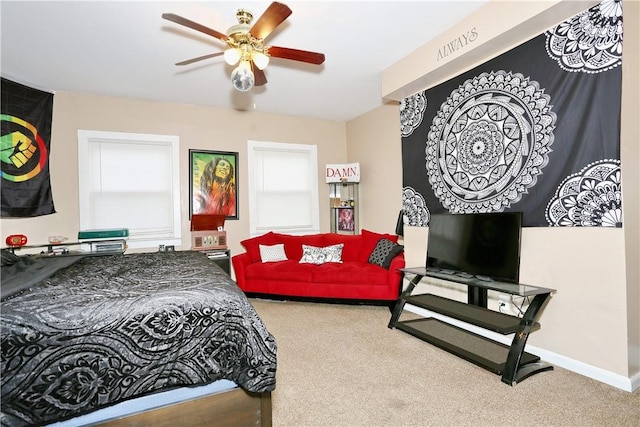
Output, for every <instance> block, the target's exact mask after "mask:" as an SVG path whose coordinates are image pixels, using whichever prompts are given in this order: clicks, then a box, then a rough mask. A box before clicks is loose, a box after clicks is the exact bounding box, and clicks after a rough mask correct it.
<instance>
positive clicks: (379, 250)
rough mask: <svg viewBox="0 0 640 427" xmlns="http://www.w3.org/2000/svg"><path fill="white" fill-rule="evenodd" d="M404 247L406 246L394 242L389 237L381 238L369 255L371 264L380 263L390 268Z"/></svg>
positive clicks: (381, 265)
mask: <svg viewBox="0 0 640 427" xmlns="http://www.w3.org/2000/svg"><path fill="white" fill-rule="evenodd" d="M403 249H404V246H402V245H399V244H397V243H394V242H392V241H391V240H389V239H386V238H385V239H380V240H379V241H378V243H377V244H376V247H375V248H374V249H373V252H371V255H370V256H369V264H375V265H379V266H380V267H383V268H386V269H387V270H388V269H389V265H391V260H392V259H393V258H395V257H396V255H398V254H399V253H400V252H402V250H403Z"/></svg>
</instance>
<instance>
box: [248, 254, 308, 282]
mask: <svg viewBox="0 0 640 427" xmlns="http://www.w3.org/2000/svg"><path fill="white" fill-rule="evenodd" d="M316 268H318V266H317V265H315V264H300V263H299V262H298V260H291V259H290V260H287V261H281V262H267V263H262V262H255V263H253V264H249V265H247V267H246V268H245V278H246V279H247V280H261V281H265V280H273V281H284V282H300V284H301V286H304V284H305V283H311V282H312V274H313V271H314V269H316Z"/></svg>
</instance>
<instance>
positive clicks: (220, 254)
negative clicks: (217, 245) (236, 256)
mask: <svg viewBox="0 0 640 427" xmlns="http://www.w3.org/2000/svg"><path fill="white" fill-rule="evenodd" d="M202 252H204V253H205V254H206V255H207V257H208V258H209V259H220V258H226V257H227V256H228V255H227V251H226V250H218V251H202Z"/></svg>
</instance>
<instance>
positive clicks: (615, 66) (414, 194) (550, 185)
mask: <svg viewBox="0 0 640 427" xmlns="http://www.w3.org/2000/svg"><path fill="white" fill-rule="evenodd" d="M621 63H622V2H621V1H620V0H605V1H603V2H601V3H600V4H598V5H595V6H593V7H592V8H590V9H588V10H585V11H584V12H581V13H579V14H577V15H576V16H574V17H573V18H571V19H569V20H567V21H565V22H562V23H560V24H559V25H557V26H555V27H553V28H550V29H549V30H548V31H546V32H545V33H543V34H540V35H539V36H537V37H535V38H533V39H531V40H529V41H528V42H525V43H523V44H521V45H520V46H518V47H515V48H513V49H511V50H510V51H508V52H506V53H504V54H502V55H500V56H498V57H496V58H494V59H492V60H490V61H487V62H485V63H484V64H482V65H479V66H477V67H475V68H474V69H472V70H470V71H467V72H465V73H463V74H460V75H458V76H456V77H454V78H452V79H450V80H448V81H446V82H444V83H442V84H440V85H437V86H434V87H432V88H430V89H428V90H426V91H424V92H420V93H417V94H415V95H412V96H410V97H407V98H405V99H404V100H402V102H401V104H400V129H401V135H402V166H403V190H402V201H403V219H404V223H405V225H411V226H419V227H420V226H422V227H424V226H427V225H428V223H429V219H430V217H431V215H432V214H438V213H447V212H448V213H452V214H454V213H475V212H506V211H521V212H523V225H524V226H527V227H542V226H611V227H622V193H621V185H620V99H621V80H622V73H621V67H620V64H621Z"/></svg>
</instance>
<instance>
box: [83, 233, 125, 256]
mask: <svg viewBox="0 0 640 427" xmlns="http://www.w3.org/2000/svg"><path fill="white" fill-rule="evenodd" d="M128 237H129V229H127V228H113V229H103V230H81V231H79V232H78V241H79V242H81V243H86V244H88V245H89V250H90V252H123V251H124V250H125V249H126V248H127V242H126V239H127V238H128Z"/></svg>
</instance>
